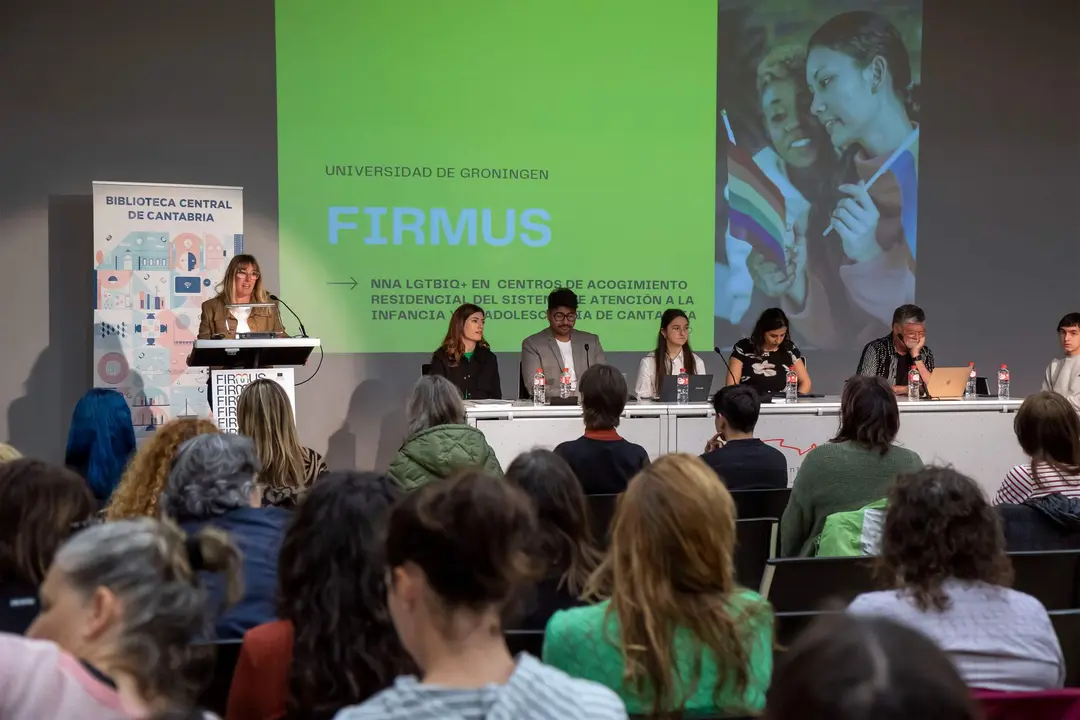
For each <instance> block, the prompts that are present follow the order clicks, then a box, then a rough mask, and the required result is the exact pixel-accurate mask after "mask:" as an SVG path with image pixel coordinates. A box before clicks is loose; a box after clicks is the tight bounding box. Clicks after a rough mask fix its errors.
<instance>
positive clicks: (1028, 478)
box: [994, 391, 1080, 504]
mask: <svg viewBox="0 0 1080 720" xmlns="http://www.w3.org/2000/svg"><path fill="white" fill-rule="evenodd" d="M1013 431H1014V432H1015V433H1016V439H1017V440H1018V441H1019V443H1020V448H1021V449H1022V450H1023V451H1024V454H1025V455H1027V456H1028V457H1029V458H1031V461H1030V462H1028V463H1026V464H1024V465H1017V466H1016V467H1014V468H1013V469H1012V470H1010V471H1009V472H1008V473H1007V474H1006V475H1005V480H1004V482H1002V483H1001V487H1000V488H999V489H998V491H997V495H996V496H995V497H994V504H1000V503H1015V504H1019V503H1022V502H1024V501H1025V500H1027V499H1029V498H1033V497H1041V496H1043V495H1049V494H1050V493H1061V494H1062V495H1065V496H1068V497H1080V418H1078V417H1077V415H1076V410H1074V409H1073V406H1072V405H1070V404H1069V401H1068V400H1066V399H1065V398H1064V397H1062V396H1061V395H1058V394H1057V393H1055V392H1045V391H1044V392H1039V393H1035V394H1034V395H1030V396H1028V397H1027V399H1025V400H1024V402H1023V404H1021V405H1020V410H1019V411H1018V412H1017V413H1016V418H1015V419H1014V420H1013Z"/></svg>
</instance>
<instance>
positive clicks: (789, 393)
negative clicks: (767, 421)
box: [784, 367, 799, 402]
mask: <svg viewBox="0 0 1080 720" xmlns="http://www.w3.org/2000/svg"><path fill="white" fill-rule="evenodd" d="M798 399H799V376H798V374H796V372H795V368H793V367H789V368H788V369H787V378H786V379H785V381H784V400H785V401H787V402H795V401H796V400H798Z"/></svg>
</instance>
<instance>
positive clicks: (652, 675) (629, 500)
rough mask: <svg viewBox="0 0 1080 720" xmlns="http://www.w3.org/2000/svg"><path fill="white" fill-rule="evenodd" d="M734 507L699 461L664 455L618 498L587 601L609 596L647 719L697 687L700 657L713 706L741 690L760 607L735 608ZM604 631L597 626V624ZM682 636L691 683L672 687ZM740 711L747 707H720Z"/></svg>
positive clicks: (678, 704) (680, 702)
mask: <svg viewBox="0 0 1080 720" xmlns="http://www.w3.org/2000/svg"><path fill="white" fill-rule="evenodd" d="M734 552H735V503H734V501H733V500H732V499H731V495H730V493H728V491H727V489H726V488H725V487H724V484H723V483H721V482H719V481H718V480H717V479H716V474H715V473H714V472H712V470H710V469H709V467H708V466H707V465H705V463H704V462H702V461H701V459H700V458H698V457H696V456H693V455H687V454H682V453H680V454H674V455H665V456H664V457H661V458H660V459H659V460H657V461H656V462H655V463H653V464H652V465H651V466H649V467H647V468H645V469H644V470H642V471H641V472H640V473H638V474H637V475H636V476H635V477H634V478H633V479H632V480H631V481H630V484H629V486H628V487H627V489H626V492H625V493H623V496H622V497H621V498H620V499H619V503H618V507H617V508H616V511H615V518H614V520H613V525H612V531H611V548H610V551H609V552H608V555H607V557H606V558H605V559H604V561H603V562H602V563H601V565H600V567H599V568H597V570H596V572H595V573H593V576H592V577H591V578H590V579H589V584H588V586H587V587H586V595H591V596H593V597H605V596H606V597H610V598H611V603H610V605H609V606H608V609H607V613H608V614H611V613H614V614H615V616H616V617H617V618H618V627H619V628H620V631H619V632H620V637H619V638H618V639H615V638H609V640H610V641H611V642H613V643H615V644H617V645H618V646H619V647H620V648H621V651H622V656H623V662H624V667H625V669H624V671H623V678H624V681H625V682H626V684H627V686H628V687H632V688H634V690H635V691H636V693H637V694H638V695H639V696H641V697H652V698H653V709H652V713H653V715H654V716H664V715H665V714H666V713H670V712H672V711H676V712H677V711H679V710H680V709H682V708H683V707H684V706H685V704H686V701H687V700H688V699H689V698H690V697H691V696H692V695H693V694H694V693H695V692H696V691H697V688H698V687H699V685H700V683H701V680H702V678H701V671H702V662H701V660H700V654H702V653H704V652H711V653H712V654H713V655H714V656H715V658H716V668H717V670H718V677H717V678H716V691H715V693H716V694H715V697H716V698H719V696H720V695H721V693H722V691H724V690H725V689H728V688H727V687H726V686H729V685H730V687H731V689H733V690H734V691H735V693H736V695H737V696H739V697H741V696H742V694H743V693H744V692H745V691H746V688H747V685H748V684H749V681H750V673H749V669H748V668H749V664H750V651H749V648H750V647H752V645H753V639H752V638H751V637H750V633H749V626H751V625H753V624H754V620H755V619H756V617H757V616H762V615H765V614H766V613H767V612H768V606H767V605H766V604H765V603H736V602H734V598H735V595H736V593H737V592H738V588H737V586H736V585H735V577H734V574H735V573H734ZM605 625H606V622H605ZM679 629H685V630H689V632H690V635H691V637H692V638H693V647H694V649H695V653H696V654H697V655H698V656H699V657H698V659H697V660H695V663H694V666H693V669H692V670H691V672H692V674H693V677H689V678H681V679H677V678H676V675H677V673H678V667H677V664H676V658H675V656H676V651H675V634H676V631H677V630H679ZM720 709H721V710H724V711H738V712H741V711H744V710H745V709H746V708H742V707H734V708H720Z"/></svg>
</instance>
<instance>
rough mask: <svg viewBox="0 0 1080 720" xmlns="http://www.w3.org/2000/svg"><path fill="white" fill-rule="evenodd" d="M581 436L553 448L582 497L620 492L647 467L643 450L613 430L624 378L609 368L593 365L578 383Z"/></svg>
mask: <svg viewBox="0 0 1080 720" xmlns="http://www.w3.org/2000/svg"><path fill="white" fill-rule="evenodd" d="M578 394H579V395H580V396H581V414H582V419H583V420H584V421H585V434H584V435H582V436H581V437H579V438H578V439H577V440H568V441H567V442H564V443H560V444H559V445H558V446H557V447H556V448H555V454H556V455H559V456H560V457H562V459H563V460H565V461H566V462H567V463H569V465H570V467H571V468H572V469H573V471H574V474H575V475H577V478H578V480H579V481H580V482H581V487H582V489H583V490H584V491H585V494H586V495H606V494H612V493H621V492H622V491H623V490H625V489H626V484H627V483H628V482H630V478H632V477H633V476H634V475H635V474H636V473H637V472H638V471H639V470H641V468H643V467H645V466H646V465H648V464H649V453H648V452H646V450H645V448H643V447H641V446H640V445H637V444H635V443H632V442H630V441H629V440H625V439H623V438H622V437H620V436H619V433H618V431H617V430H616V428H617V427H619V419H620V417H621V416H622V413H623V410H625V409H626V378H624V377H623V374H622V373H621V372H619V371H618V370H617V369H616V368H614V367H612V366H611V365H593V366H592V367H590V368H589V369H588V370H586V371H585V372H584V373H583V374H582V376H581V382H579V383H578Z"/></svg>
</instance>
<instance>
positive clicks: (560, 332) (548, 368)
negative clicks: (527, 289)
mask: <svg viewBox="0 0 1080 720" xmlns="http://www.w3.org/2000/svg"><path fill="white" fill-rule="evenodd" d="M577 307H578V298H577V295H576V294H574V291H573V290H569V289H567V288H559V289H558V290H553V291H552V292H551V294H550V295H548V309H547V321H548V327H546V328H544V329H543V330H541V331H540V332H538V333H536V334H535V335H530V336H529V337H527V338H525V339H524V340H523V341H522V342H521V379H522V381H523V382H524V383H525V387H526V388H529V389H531V388H532V380H533V375H535V374H536V368H543V369H544V377H545V378H546V380H547V392H548V397H553V396H554V397H557V396H558V393H559V377H560V376H561V375H562V371H563V368H570V389H571V391H572V392H577V380H578V378H579V377H581V375H582V373H584V372H585V371H586V370H587V369H588V368H589V367H590V366H591V365H600V364H603V363H604V348H603V347H601V345H600V338H599V337H597V336H596V335H593V334H592V333H587V332H583V331H581V330H575V329H574V323H576V322H577Z"/></svg>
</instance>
